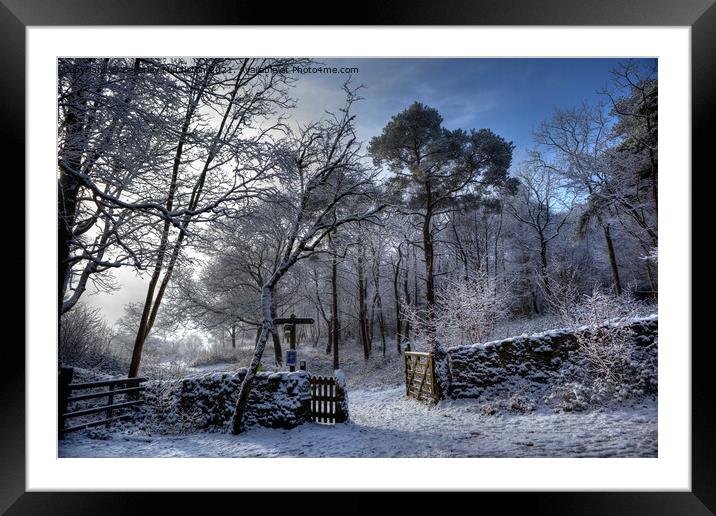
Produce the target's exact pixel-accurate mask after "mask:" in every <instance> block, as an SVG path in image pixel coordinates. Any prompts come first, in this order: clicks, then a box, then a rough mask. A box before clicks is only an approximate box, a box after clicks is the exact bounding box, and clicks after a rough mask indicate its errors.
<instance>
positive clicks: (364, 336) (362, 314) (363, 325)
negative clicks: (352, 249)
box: [357, 247, 370, 360]
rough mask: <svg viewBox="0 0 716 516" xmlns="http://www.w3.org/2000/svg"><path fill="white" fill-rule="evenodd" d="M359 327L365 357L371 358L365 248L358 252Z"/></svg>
mask: <svg viewBox="0 0 716 516" xmlns="http://www.w3.org/2000/svg"><path fill="white" fill-rule="evenodd" d="M357 261H358V263H357V272H358V329H359V332H360V340H361V344H363V358H365V360H368V358H370V343H369V342H368V328H367V322H366V316H367V314H366V311H367V309H366V304H365V285H364V284H365V271H364V270H363V248H362V247H361V248H360V250H359V252H358V260H357Z"/></svg>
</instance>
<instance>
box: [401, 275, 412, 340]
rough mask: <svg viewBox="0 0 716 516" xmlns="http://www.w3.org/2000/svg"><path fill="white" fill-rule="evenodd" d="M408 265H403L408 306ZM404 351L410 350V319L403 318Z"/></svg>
mask: <svg viewBox="0 0 716 516" xmlns="http://www.w3.org/2000/svg"><path fill="white" fill-rule="evenodd" d="M409 268H410V267H405V270H404V272H403V292H404V293H405V306H410V304H411V302H410V285H409V281H408V280H409V277H408V269H409ZM405 339H406V341H405V351H410V319H406V320H405Z"/></svg>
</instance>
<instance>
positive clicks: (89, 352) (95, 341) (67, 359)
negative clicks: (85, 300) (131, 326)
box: [59, 304, 126, 373]
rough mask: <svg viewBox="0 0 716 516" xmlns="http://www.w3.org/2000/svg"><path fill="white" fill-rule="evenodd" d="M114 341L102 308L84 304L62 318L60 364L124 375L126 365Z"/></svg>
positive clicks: (78, 305) (76, 306)
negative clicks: (115, 347)
mask: <svg viewBox="0 0 716 516" xmlns="http://www.w3.org/2000/svg"><path fill="white" fill-rule="evenodd" d="M113 337H114V333H113V331H112V328H110V326H109V325H108V324H107V322H106V321H105V320H104V318H103V317H102V315H101V313H100V309H99V308H90V307H88V306H86V305H83V304H77V305H75V307H74V308H73V309H72V310H70V311H69V312H66V313H65V314H64V315H62V320H61V324H60V335H59V358H60V363H62V364H64V365H72V366H78V367H83V368H87V369H93V370H104V371H108V372H112V373H118V372H123V371H124V370H125V368H126V366H125V365H124V363H123V362H122V361H121V360H120V359H119V358H118V357H117V356H116V354H115V353H114V350H113V349H112V346H111V343H112V340H113Z"/></svg>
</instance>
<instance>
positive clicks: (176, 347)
mask: <svg viewBox="0 0 716 516" xmlns="http://www.w3.org/2000/svg"><path fill="white" fill-rule="evenodd" d="M665 87H666V86H665ZM657 113H658V74H657V60H656V59H611V58H609V59H606V58H584V59H574V58H570V59H566V58H549V59H547V58H530V59H511V58H499V59H485V58H460V59H447V58H425V59H423V58H410V59H398V58H379V59H373V58H370V59H369V58H350V59H348V58H345V59H335V58H270V59H269V58H251V57H249V58H191V57H187V58H163V57H157V58H151V57H143V58H134V57H127V58H116V57H112V58H102V57H98V58H62V59H59V60H58V61H57V172H56V174H57V208H58V212H57V238H58V264H57V267H58V269H57V271H58V294H57V302H58V305H57V310H58V312H57V313H58V321H59V323H58V329H57V330H58V333H57V335H58V347H57V360H58V363H57V373H58V380H57V381H58V384H57V386H58V417H57V420H58V428H57V431H58V434H57V435H58V440H57V444H58V456H59V457H61V458H74V457H107V458H114V457H141V458H152V457H158V458H167V457H215V458H233V457H236V458H247V457H254V458H260V457H269V458H283V457H286V458H288V457H356V458H362V457H378V458H395V457H421V458H432V457H443V458H459V457H513V458H523V457H574V458H581V457H658V434H657V426H658V425H657V423H658V411H657V405H658V403H657V400H658V396H657V394H658V377H657V364H658V360H657V357H658V316H657V312H658V309H657V299H658V224H657V218H658V197H659V195H658V194H659V192H658V145H657V142H658V130H657V127H658V115H657ZM664 159H666V157H665V158H664ZM674 172H677V171H674ZM664 259H665V258H664ZM51 324H54V323H51ZM665 324H666V323H665ZM665 328H666V326H665ZM665 331H666V330H665ZM53 403H54V401H53Z"/></svg>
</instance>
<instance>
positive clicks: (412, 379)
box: [405, 351, 438, 401]
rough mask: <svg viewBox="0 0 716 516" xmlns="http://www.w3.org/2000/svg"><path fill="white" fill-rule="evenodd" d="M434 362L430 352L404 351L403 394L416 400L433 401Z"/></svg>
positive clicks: (434, 397)
mask: <svg viewBox="0 0 716 516" xmlns="http://www.w3.org/2000/svg"><path fill="white" fill-rule="evenodd" d="M436 387H437V386H436V385H435V362H434V361H433V355H432V354H431V353H421V352H419V351H406V352H405V394H406V395H407V396H411V397H413V398H416V399H418V400H428V401H435V400H437V398H438V395H437V388H436Z"/></svg>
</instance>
